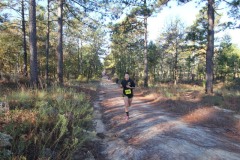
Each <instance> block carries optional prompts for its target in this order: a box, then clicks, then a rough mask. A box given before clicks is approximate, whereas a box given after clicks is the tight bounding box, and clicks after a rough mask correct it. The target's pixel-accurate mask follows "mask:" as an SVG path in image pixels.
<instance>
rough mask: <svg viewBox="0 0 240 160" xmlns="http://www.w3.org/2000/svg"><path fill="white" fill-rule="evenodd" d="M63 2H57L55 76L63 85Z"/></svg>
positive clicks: (61, 0) (59, 0) (60, 0)
mask: <svg viewBox="0 0 240 160" xmlns="http://www.w3.org/2000/svg"><path fill="white" fill-rule="evenodd" d="M62 12H63V0H58V45H57V58H58V65H57V74H58V82H59V84H60V85H63V46H62V44H63V43H62V42H63V15H62Z"/></svg>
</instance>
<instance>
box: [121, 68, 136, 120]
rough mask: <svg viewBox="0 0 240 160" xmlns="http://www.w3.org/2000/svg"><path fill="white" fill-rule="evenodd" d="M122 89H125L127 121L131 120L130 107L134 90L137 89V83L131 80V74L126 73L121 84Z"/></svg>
mask: <svg viewBox="0 0 240 160" xmlns="http://www.w3.org/2000/svg"><path fill="white" fill-rule="evenodd" d="M121 88H123V99H124V105H125V112H126V120H128V119H129V111H128V107H131V104H132V98H133V89H134V88H135V83H134V81H133V80H132V79H130V78H129V73H128V72H126V73H125V76H124V80H122V82H121Z"/></svg>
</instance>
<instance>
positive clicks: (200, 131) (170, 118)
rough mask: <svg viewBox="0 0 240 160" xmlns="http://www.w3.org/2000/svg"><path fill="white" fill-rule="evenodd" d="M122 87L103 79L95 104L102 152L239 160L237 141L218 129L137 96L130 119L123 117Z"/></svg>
mask: <svg viewBox="0 0 240 160" xmlns="http://www.w3.org/2000/svg"><path fill="white" fill-rule="evenodd" d="M121 93H122V91H121V89H119V88H118V86H117V85H116V84H114V83H112V82H110V81H108V80H107V79H106V78H103V80H102V82H101V91H100V96H99V102H96V103H95V112H94V113H95V119H96V123H97V132H98V135H99V136H100V137H101V138H102V140H101V143H102V145H101V146H102V148H101V154H102V155H103V157H104V158H101V159H111V160H112V159H114V160H125V159H126V160H145V159H146V160H158V159H163V160H175V159H176V160H188V159H189V160H192V159H197V160H239V159H240V143H239V142H235V141H233V140H232V139H229V138H227V137H224V136H222V134H218V133H219V132H218V130H217V128H216V129H214V128H207V127H203V126H197V125H191V124H187V123H184V122H183V121H181V117H180V116H177V115H174V114H172V113H168V112H166V111H164V109H162V108H161V106H157V105H153V103H152V102H151V101H149V100H146V99H144V98H143V97H141V96H140V95H136V96H135V97H134V99H133V105H132V107H131V108H130V120H128V121H126V120H125V119H124V116H125V114H124V108H123V100H122V97H121Z"/></svg>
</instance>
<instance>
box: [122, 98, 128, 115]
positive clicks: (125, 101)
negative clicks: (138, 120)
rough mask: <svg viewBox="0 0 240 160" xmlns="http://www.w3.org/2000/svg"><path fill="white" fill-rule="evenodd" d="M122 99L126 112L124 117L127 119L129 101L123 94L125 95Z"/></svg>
mask: <svg viewBox="0 0 240 160" xmlns="http://www.w3.org/2000/svg"><path fill="white" fill-rule="evenodd" d="M123 99H124V105H125V106H124V107H125V112H126V119H127V120H128V118H129V111H128V107H129V103H128V97H127V96H125V97H123Z"/></svg>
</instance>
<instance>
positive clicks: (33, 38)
mask: <svg viewBox="0 0 240 160" xmlns="http://www.w3.org/2000/svg"><path fill="white" fill-rule="evenodd" d="M29 31H30V37H29V38H30V39H29V46H30V74H31V84H32V85H33V86H35V87H36V86H37V84H38V62H37V30H36V1H35V0H30V1H29Z"/></svg>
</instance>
